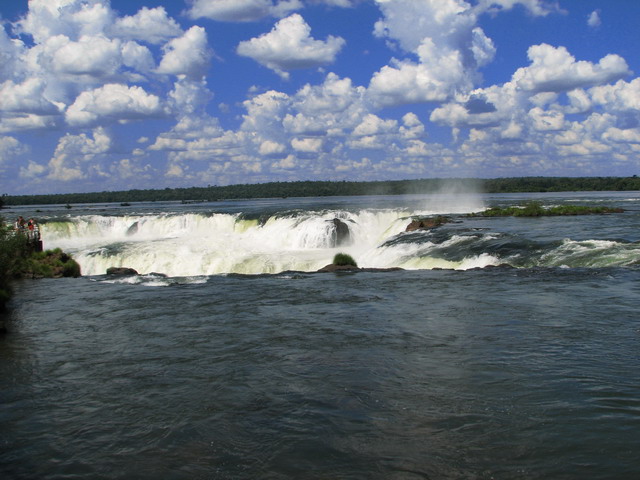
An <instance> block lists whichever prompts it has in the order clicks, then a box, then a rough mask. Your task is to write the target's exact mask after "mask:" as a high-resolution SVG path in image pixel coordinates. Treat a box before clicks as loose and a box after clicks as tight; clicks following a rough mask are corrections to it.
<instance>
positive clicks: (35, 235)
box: [15, 216, 40, 243]
mask: <svg viewBox="0 0 640 480" xmlns="http://www.w3.org/2000/svg"><path fill="white" fill-rule="evenodd" d="M15 229H16V232H18V233H22V234H24V235H26V236H27V239H28V240H29V241H30V242H32V243H37V242H39V241H40V228H39V227H38V222H36V221H35V220H34V219H33V218H30V219H29V220H28V221H26V220H25V219H24V218H23V217H22V216H19V217H18V218H17V219H16V222H15Z"/></svg>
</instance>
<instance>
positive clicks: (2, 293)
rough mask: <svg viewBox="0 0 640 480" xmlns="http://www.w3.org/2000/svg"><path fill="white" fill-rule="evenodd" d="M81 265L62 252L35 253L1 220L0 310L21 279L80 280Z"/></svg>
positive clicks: (23, 239)
mask: <svg viewBox="0 0 640 480" xmlns="http://www.w3.org/2000/svg"><path fill="white" fill-rule="evenodd" d="M79 276H80V265H79V264H78V263H77V262H76V261H75V260H73V258H71V256H70V255H68V254H66V253H64V252H63V251H62V250H60V249H56V250H47V251H46V252H33V248H31V247H30V245H29V242H28V240H27V237H25V236H24V235H20V234H16V233H15V232H14V231H13V229H12V228H11V227H10V226H8V225H6V224H5V222H4V221H3V219H2V218H0V311H2V310H4V308H5V305H6V303H7V302H8V301H9V299H10V298H11V295H12V293H13V289H12V287H11V284H12V282H13V281H14V280H16V279H18V278H59V277H79Z"/></svg>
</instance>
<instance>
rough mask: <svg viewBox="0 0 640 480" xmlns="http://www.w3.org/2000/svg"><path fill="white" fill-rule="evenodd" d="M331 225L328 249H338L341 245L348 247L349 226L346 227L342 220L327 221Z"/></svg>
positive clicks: (349, 241)
mask: <svg viewBox="0 0 640 480" xmlns="http://www.w3.org/2000/svg"><path fill="white" fill-rule="evenodd" d="M327 221H328V222H330V223H332V225H331V240H330V245H329V246H330V247H332V248H334V247H340V246H342V245H350V244H351V243H352V242H351V231H350V230H349V225H347V224H346V223H345V222H344V221H343V220H340V219H339V218H334V219H333V220H327Z"/></svg>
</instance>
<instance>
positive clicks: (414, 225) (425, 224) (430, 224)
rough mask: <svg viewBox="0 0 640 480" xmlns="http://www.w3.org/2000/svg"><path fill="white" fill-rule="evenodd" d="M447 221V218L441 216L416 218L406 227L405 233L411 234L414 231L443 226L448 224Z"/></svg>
mask: <svg viewBox="0 0 640 480" xmlns="http://www.w3.org/2000/svg"><path fill="white" fill-rule="evenodd" d="M449 221H450V219H449V217H444V216H442V215H438V216H437V217H425V218H418V219H415V220H413V221H412V222H411V223H410V224H409V225H407V228H406V229H405V232H413V231H415V230H428V229H431V228H436V227H439V226H440V225H444V224H445V223H449Z"/></svg>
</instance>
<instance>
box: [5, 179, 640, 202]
mask: <svg viewBox="0 0 640 480" xmlns="http://www.w3.org/2000/svg"><path fill="white" fill-rule="evenodd" d="M451 189H454V191H456V192H465V191H468V192H486V193H508V192H567V191H623V190H640V178H638V177H637V176H636V175H634V176H633V177H515V178H494V179H477V178H476V179H474V178H459V179H444V178H439V179H438V178H434V179H421V180H390V181H376V182H352V181H341V182H340V181H337V182H335V181H298V182H270V183H257V184H244V185H228V186H207V187H191V188H165V189H157V190H153V189H152V190H138V189H134V190H126V191H115V192H94V193H65V194H51V195H17V196H11V195H6V194H5V195H3V196H2V197H0V207H1V206H2V204H3V203H4V204H5V205H44V204H68V205H71V204H74V203H75V204H77V203H118V202H119V203H128V202H160V201H183V202H189V201H218V200H234V199H245V198H278V197H329V196H351V195H403V194H411V193H434V192H440V191H449V190H451Z"/></svg>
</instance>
